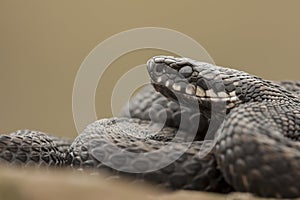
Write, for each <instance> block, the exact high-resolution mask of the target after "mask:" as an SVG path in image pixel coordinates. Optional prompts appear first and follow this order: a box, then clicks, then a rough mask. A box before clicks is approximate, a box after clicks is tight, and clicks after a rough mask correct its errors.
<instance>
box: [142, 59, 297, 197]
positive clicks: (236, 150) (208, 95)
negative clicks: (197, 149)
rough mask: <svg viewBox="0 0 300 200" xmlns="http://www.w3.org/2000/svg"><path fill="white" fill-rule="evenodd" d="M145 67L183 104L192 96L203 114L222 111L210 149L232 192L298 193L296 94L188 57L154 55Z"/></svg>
mask: <svg viewBox="0 0 300 200" xmlns="http://www.w3.org/2000/svg"><path fill="white" fill-rule="evenodd" d="M148 71H149V74H150V77H151V79H152V83H153V85H154V86H155V88H156V89H157V90H158V91H159V92H161V93H162V94H163V95H165V96H167V97H169V98H172V99H173V100H175V101H177V99H179V101H182V102H183V103H184V104H186V105H187V106H188V104H189V102H190V101H191V100H196V101H198V103H199V108H200V112H201V113H202V114H204V115H205V116H207V117H210V116H211V117H213V115H215V113H212V111H211V108H213V107H214V106H215V107H217V108H218V112H220V113H221V114H224V113H225V117H224V119H223V123H222V126H220V127H219V129H218V132H217V134H216V136H217V137H216V139H215V141H216V145H215V148H214V149H213V151H214V155H215V156H216V158H217V160H218V165H219V166H220V170H221V172H222V173H223V175H224V176H225V179H226V181H227V182H228V183H229V184H230V185H232V186H233V187H234V189H235V190H237V191H247V192H252V193H255V194H258V195H260V196H267V197H270V196H274V197H298V196H300V185H299V184H298V183H299V181H300V161H299V160H300V145H299V143H298V142H297V141H299V139H300V138H299V135H300V100H299V97H298V96H297V95H296V94H294V93H292V92H289V91H287V90H285V89H284V88H283V87H280V86H279V85H277V84H275V83H273V82H270V81H266V80H263V79H261V78H259V77H256V76H252V75H250V74H247V73H245V72H241V71H238V70H232V69H227V68H222V67H218V66H213V65H211V64H208V63H203V62H197V61H194V60H191V59H188V58H173V57H164V56H159V57H155V58H153V59H151V60H149V61H148ZM172 74H175V75H172ZM217 114H218V113H217ZM220 116H222V115H220ZM223 116H224V115H223ZM217 118H219V116H218V117H217Z"/></svg>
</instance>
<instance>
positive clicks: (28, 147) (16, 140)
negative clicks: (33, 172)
mask: <svg viewBox="0 0 300 200" xmlns="http://www.w3.org/2000/svg"><path fill="white" fill-rule="evenodd" d="M55 140H56V141H57V142H54V141H55ZM66 141H67V140H66V139H63V140H61V139H60V138H56V137H54V136H49V135H46V134H45V133H42V132H39V131H31V130H19V131H16V132H14V133H11V134H9V135H0V163H1V164H6V165H17V166H32V165H33V166H63V165H64V163H65V153H66V151H67V149H68V148H69V147H67V146H70V142H71V141H68V143H67V142H66ZM58 144H59V145H58Z"/></svg>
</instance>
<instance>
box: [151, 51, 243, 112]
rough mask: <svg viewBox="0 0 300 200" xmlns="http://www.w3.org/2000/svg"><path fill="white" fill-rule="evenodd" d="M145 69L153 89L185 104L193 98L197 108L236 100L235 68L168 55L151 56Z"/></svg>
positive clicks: (226, 104)
mask: <svg viewBox="0 0 300 200" xmlns="http://www.w3.org/2000/svg"><path fill="white" fill-rule="evenodd" d="M147 69H148V72H149V75H150V77H151V82H152V85H153V86H154V88H155V89H156V90H157V91H159V92H160V93H162V94H163V95H164V96H166V97H168V98H171V99H172V100H174V101H179V99H180V101H182V102H183V104H186V105H188V104H189V103H190V102H191V101H197V102H198V104H199V107H200V109H201V111H203V109H204V110H209V109H211V106H212V104H219V103H222V104H223V105H224V106H225V109H230V108H233V107H234V106H235V105H237V104H238V102H239V101H240V99H239V97H238V95H237V90H238V88H239V84H240V82H239V80H240V79H238V76H237V74H241V73H240V72H239V71H237V70H232V69H227V68H222V67H218V66H215V65H212V64H209V63H205V62H198V61H195V60H192V59H189V58H175V57H172V56H156V57H153V58H151V59H150V60H149V61H148V62H147ZM245 74H246V73H245ZM180 103H181V102H180Z"/></svg>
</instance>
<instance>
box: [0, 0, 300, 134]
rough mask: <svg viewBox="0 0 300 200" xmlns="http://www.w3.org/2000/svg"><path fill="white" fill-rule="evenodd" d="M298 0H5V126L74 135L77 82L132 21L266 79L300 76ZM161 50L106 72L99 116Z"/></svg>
mask: <svg viewBox="0 0 300 200" xmlns="http://www.w3.org/2000/svg"><path fill="white" fill-rule="evenodd" d="M299 7H300V1H298V0H289V1H274V0H265V1H258V0H256V1H239V0H235V1H233V0H227V1H217V0H207V1H202V0H201V1H196V0H195V1H178V2H175V1H155V0H152V1H112V0H107V1H103V0H98V1H73V0H68V1H66V0H60V1H50V0H49V1H39V0H35V1H33V0H26V1H15V0H1V1H0V28H1V35H0V36H1V37H0V92H1V97H0V111H1V112H0V131H1V132H2V133H8V132H11V131H14V130H16V129H24V128H29V129H35V130H42V131H45V132H50V133H54V134H57V135H65V136H69V137H75V136H76V134H77V133H76V131H75V126H74V122H73V116H72V89H73V83H74V79H75V76H76V72H77V70H78V69H79V66H80V64H81V63H82V61H83V59H84V58H85V57H86V56H87V54H88V53H89V52H90V51H91V50H92V49H93V48H94V47H95V46H96V45H97V44H99V43H100V42H101V41H103V40H105V39H106V38H108V37H110V36H112V35H113V34H116V33H119V32H121V31H125V30H128V29H132V28H137V27H146V26H157V27H165V28H171V29H174V30H177V31H180V32H182V33H184V34H187V35H189V36H190V37H192V38H194V39H195V40H197V41H198V42H199V43H200V44H202V45H203V46H204V47H205V48H206V50H207V51H208V52H209V53H210V55H211V56H212V57H213V59H214V60H215V62H216V63H217V64H219V65H224V66H233V67H234V68H237V69H241V70H245V71H247V72H250V73H253V74H256V75H259V76H262V77H264V78H267V79H299V71H300V68H299V66H298V62H299V52H300V38H299V36H300V12H299ZM156 54H161V52H160V51H156V50H143V51H135V52H131V53H129V54H127V55H124V56H122V57H120V58H119V59H118V60H116V61H115V62H114V63H113V64H112V66H111V67H110V68H109V70H108V71H107V72H106V73H107V76H106V78H105V79H101V81H100V82H99V85H98V89H97V95H96V102H97V105H96V107H97V113H98V118H103V117H109V116H111V109H110V97H111V91H112V88H113V85H114V83H115V81H116V80H117V79H118V77H120V76H121V75H122V73H125V72H126V71H127V70H129V69H130V68H131V67H133V66H136V65H138V64H141V63H145V62H146V60H147V59H148V58H149V57H151V56H153V55H156Z"/></svg>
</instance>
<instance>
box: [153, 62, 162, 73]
mask: <svg viewBox="0 0 300 200" xmlns="http://www.w3.org/2000/svg"><path fill="white" fill-rule="evenodd" d="M154 70H155V72H156V73H158V74H161V73H163V71H164V66H163V64H160V63H158V64H156V65H155V68H154Z"/></svg>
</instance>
